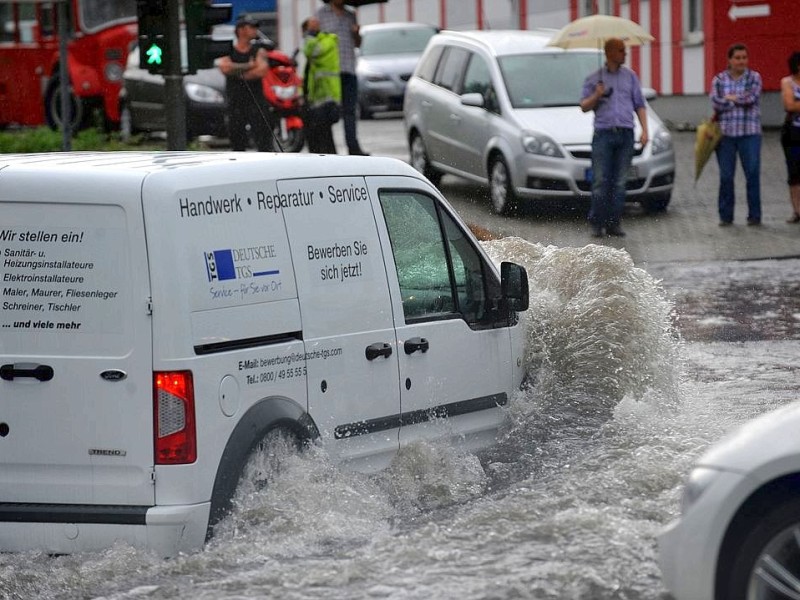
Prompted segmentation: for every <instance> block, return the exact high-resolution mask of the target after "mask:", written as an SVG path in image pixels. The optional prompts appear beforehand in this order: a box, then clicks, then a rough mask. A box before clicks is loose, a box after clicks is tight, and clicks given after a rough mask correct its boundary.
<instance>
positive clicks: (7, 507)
mask: <svg viewBox="0 0 800 600" xmlns="http://www.w3.org/2000/svg"><path fill="white" fill-rule="evenodd" d="M210 508H211V504H210V503H208V502H205V503H202V504H191V505H179V506H98V505H75V504H71V505H67V504H13V503H11V504H9V503H2V504H0V551H4V552H23V551H27V550H39V551H43V552H48V553H53V554H71V553H74V552H92V551H99V550H103V549H106V548H108V547H109V546H112V545H113V544H114V543H116V542H124V543H127V544H130V545H131V546H134V547H136V548H141V549H146V550H150V551H152V552H155V553H156V554H158V555H160V556H163V557H168V556H174V555H175V554H177V553H179V552H192V551H195V550H199V549H201V548H202V547H203V543H204V541H205V537H206V528H207V526H208V515H209V512H210Z"/></svg>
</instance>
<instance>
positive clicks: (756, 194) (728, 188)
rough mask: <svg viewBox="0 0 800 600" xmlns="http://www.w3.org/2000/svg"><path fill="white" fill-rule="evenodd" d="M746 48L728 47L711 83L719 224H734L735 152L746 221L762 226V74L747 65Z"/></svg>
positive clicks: (737, 45) (741, 45)
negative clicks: (716, 126)
mask: <svg viewBox="0 0 800 600" xmlns="http://www.w3.org/2000/svg"><path fill="white" fill-rule="evenodd" d="M747 58H748V57H747V47H746V46H745V45H744V44H734V45H733V46H731V47H730V48H728V68H727V69H726V70H725V71H722V72H721V73H718V74H717V75H716V76H715V77H714V80H713V81H712V82H711V104H712V106H713V107H714V114H715V116H716V118H717V120H718V121H719V125H720V128H721V129H722V139H721V140H720V143H719V146H717V163H719V224H720V225H723V226H725V225H731V224H732V223H733V204H734V191H733V177H734V174H735V172H736V155H737V153H738V155H739V159H740V160H741V162H742V169H744V175H745V179H746V181H747V224H748V225H761V108H760V106H759V103H760V101H761V87H762V84H761V75H759V74H758V73H757V72H756V71H752V70H751V69H748V68H747Z"/></svg>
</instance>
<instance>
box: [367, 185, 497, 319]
mask: <svg viewBox="0 0 800 600" xmlns="http://www.w3.org/2000/svg"><path fill="white" fill-rule="evenodd" d="M380 201H381V207H382V209H383V214H384V217H385V219H386V227H387V229H388V230H389V239H390V240H391V244H392V254H393V255H394V261H395V265H396V267H397V278H398V281H399V283H400V293H401V295H402V302H403V314H404V315H405V318H406V321H407V322H408V321H417V320H424V319H441V318H453V317H462V318H463V319H464V320H466V321H467V322H468V323H478V322H481V321H483V320H484V319H485V318H486V317H487V304H488V303H487V293H486V285H485V277H484V275H485V274H484V270H483V261H482V260H481V257H480V255H479V254H478V251H477V249H476V248H475V247H474V246H473V245H472V243H471V241H470V240H469V238H467V237H466V236H465V235H464V232H463V231H462V230H461V228H460V227H459V226H458V225H457V224H456V223H455V222H454V221H453V219H452V218H451V217H450V216H449V215H447V214H445V213H443V212H442V211H439V210H438V209H437V205H436V203H435V202H434V201H433V199H432V198H430V197H429V196H425V195H423V194H418V193H414V192H381V194H380Z"/></svg>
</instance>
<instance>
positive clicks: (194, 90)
mask: <svg viewBox="0 0 800 600" xmlns="http://www.w3.org/2000/svg"><path fill="white" fill-rule="evenodd" d="M185 89H186V95H187V96H188V97H189V99H190V100H192V101H193V102H199V103H202V104H225V96H223V95H222V92H220V91H219V90H215V89H214V88H212V87H209V86H207V85H200V84H199V83H194V82H189V83H187V84H186V86H185Z"/></svg>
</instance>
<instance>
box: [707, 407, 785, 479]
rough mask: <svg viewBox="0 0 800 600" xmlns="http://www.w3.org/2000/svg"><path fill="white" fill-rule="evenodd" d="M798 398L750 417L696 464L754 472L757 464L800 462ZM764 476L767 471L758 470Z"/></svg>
mask: <svg viewBox="0 0 800 600" xmlns="http://www.w3.org/2000/svg"><path fill="white" fill-rule="evenodd" d="M798 431H800V402H795V403H793V404H789V405H787V406H784V407H782V408H779V409H777V410H774V411H771V412H769V413H766V414H764V415H762V416H760V417H758V418H757V419H754V420H752V421H749V422H747V423H745V424H744V425H742V426H741V427H740V428H739V429H737V430H736V431H734V432H733V433H732V434H730V435H729V436H727V437H725V438H723V439H722V441H720V442H718V443H717V444H715V445H714V446H712V448H711V449H710V450H708V452H706V453H705V454H704V455H703V456H702V457H701V458H700V460H699V461H698V462H697V464H698V465H703V466H709V467H715V468H719V469H725V470H729V471H735V472H739V473H748V474H750V475H756V471H758V470H759V468H760V467H762V466H764V465H767V464H773V465H775V467H776V468H777V465H779V464H787V465H791V466H792V468H793V469H795V470H796V469H797V466H798V464H799V463H800V436H799V435H798ZM759 475H760V476H766V474H763V473H761V474H759Z"/></svg>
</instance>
